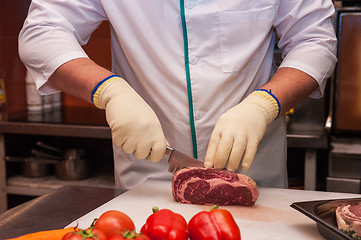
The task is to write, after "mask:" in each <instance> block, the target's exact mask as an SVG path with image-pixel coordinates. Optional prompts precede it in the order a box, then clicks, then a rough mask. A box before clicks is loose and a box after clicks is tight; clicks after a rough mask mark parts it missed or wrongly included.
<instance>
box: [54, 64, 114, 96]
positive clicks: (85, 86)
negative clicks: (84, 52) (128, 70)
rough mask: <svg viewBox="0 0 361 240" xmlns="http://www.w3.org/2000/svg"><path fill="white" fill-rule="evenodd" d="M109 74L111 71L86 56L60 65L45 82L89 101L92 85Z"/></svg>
mask: <svg viewBox="0 0 361 240" xmlns="http://www.w3.org/2000/svg"><path fill="white" fill-rule="evenodd" d="M111 74H113V73H112V72H110V71H109V70H107V69H105V68H103V67H101V66H99V65H97V64H96V63H94V62H93V61H91V60H90V59H88V58H78V59H74V60H71V61H69V62H66V63H64V64H63V65H61V66H60V67H59V68H58V69H57V70H56V71H55V72H54V73H53V74H52V75H51V77H50V78H49V80H48V82H47V84H49V86H51V87H53V88H56V89H58V90H60V91H63V92H66V93H69V94H71V95H73V96H76V97H79V98H81V99H83V100H85V101H88V102H91V93H92V91H93V89H94V87H95V86H96V85H97V84H98V83H99V82H100V81H101V80H103V79H104V78H106V77H108V76H109V75H111Z"/></svg>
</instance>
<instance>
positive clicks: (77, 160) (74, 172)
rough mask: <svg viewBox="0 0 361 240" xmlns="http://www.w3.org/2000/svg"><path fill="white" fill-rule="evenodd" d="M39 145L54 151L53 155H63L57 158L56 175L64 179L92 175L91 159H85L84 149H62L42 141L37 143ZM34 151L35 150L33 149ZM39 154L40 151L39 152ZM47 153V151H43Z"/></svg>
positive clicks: (77, 178) (71, 179) (69, 179)
mask: <svg viewBox="0 0 361 240" xmlns="http://www.w3.org/2000/svg"><path fill="white" fill-rule="evenodd" d="M36 145H37V146H38V147H41V148H43V149H46V150H49V151H52V152H53V154H56V155H53V157H55V158H58V159H59V157H60V156H61V160H56V161H57V164H56V167H55V173H56V176H57V177H58V178H59V179H62V180H68V181H73V180H80V179H84V178H88V177H90V166H89V161H88V160H87V159H85V158H84V157H85V150H84V149H67V150H62V149H58V148H56V147H53V146H50V145H47V144H44V143H42V142H40V141H38V142H37V143H36ZM33 152H34V151H33ZM37 153H38V154H39V152H37ZM42 154H45V153H42Z"/></svg>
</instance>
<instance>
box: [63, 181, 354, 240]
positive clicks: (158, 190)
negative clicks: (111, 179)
mask: <svg viewBox="0 0 361 240" xmlns="http://www.w3.org/2000/svg"><path fill="white" fill-rule="evenodd" d="M95 194H96V193H95ZM360 196H361V195H360V194H343V193H330V192H318V191H302V190H289V189H276V188H260V194H259V198H258V201H257V202H256V205H255V206H253V207H244V206H228V207H221V208H225V209H227V210H229V211H230V212H231V213H232V215H233V217H234V218H235V220H236V222H237V224H238V226H239V228H240V230H241V237H242V240H272V239H275V240H283V239H284V240H289V239H292V240H298V239H299V240H305V239H307V240H312V239H319V240H321V239H323V237H322V236H321V235H320V234H319V233H318V231H317V227H316V223H315V222H314V221H312V220H311V219H309V218H308V217H306V216H304V215H303V214H301V213H300V212H298V211H296V210H294V209H293V208H291V207H290V205H291V203H293V202H301V201H311V200H324V199H338V198H353V197H360ZM154 206H158V207H159V208H160V209H162V208H168V209H170V210H172V211H173V212H176V213H180V214H181V215H183V216H184V218H185V219H186V220H187V221H189V220H190V219H191V218H192V217H193V216H194V215H195V214H196V213H198V212H200V211H203V210H209V208H210V206H203V205H193V204H182V203H178V202H175V201H174V200H173V198H172V193H171V183H170V182H168V181H155V180H148V181H146V182H144V183H142V184H141V185H139V186H137V187H135V188H133V189H131V190H129V191H128V192H126V193H124V194H122V195H120V196H118V197H116V198H114V199H112V200H110V201H109V202H107V203H105V204H103V205H102V206H100V207H98V208H96V209H94V210H93V211H91V212H89V213H88V214H86V215H84V216H83V217H81V218H79V219H77V220H76V221H74V222H72V223H70V224H69V225H68V226H66V227H74V226H76V225H78V227H80V228H87V227H89V226H90V224H91V223H92V222H93V219H95V218H98V217H99V216H100V215H101V214H102V213H104V212H106V211H108V210H119V211H122V212H124V213H126V214H127V215H128V216H129V217H130V218H131V219H132V220H133V221H134V223H135V226H136V230H137V231H139V230H140V229H141V227H142V226H143V224H144V223H145V222H146V219H147V217H148V216H149V215H150V214H152V207H154Z"/></svg>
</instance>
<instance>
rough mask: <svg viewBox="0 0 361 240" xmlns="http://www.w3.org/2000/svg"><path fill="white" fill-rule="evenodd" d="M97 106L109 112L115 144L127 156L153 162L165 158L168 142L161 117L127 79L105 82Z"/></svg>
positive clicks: (96, 93) (95, 101)
mask: <svg viewBox="0 0 361 240" xmlns="http://www.w3.org/2000/svg"><path fill="white" fill-rule="evenodd" d="M93 102H94V104H95V105H96V106H97V107H99V108H102V109H105V113H106V119H107V122H108V124H109V126H110V128H111V130H112V137H113V142H114V143H115V144H116V145H117V146H121V147H122V149H123V151H124V152H125V153H133V155H134V157H136V158H138V159H143V158H146V159H147V160H148V161H151V162H157V161H159V160H160V159H161V158H162V157H163V156H164V154H165V151H166V140H165V137H164V134H163V130H162V126H161V124H160V122H159V120H158V117H157V116H156V114H155V113H154V111H153V110H152V109H151V108H150V106H149V105H148V104H147V103H146V102H145V101H144V100H143V99H142V98H141V97H140V96H139V95H138V93H136V92H135V90H134V89H133V88H132V87H131V86H130V85H129V84H128V83H127V82H126V81H124V79H122V78H120V77H112V78H110V79H108V80H107V81H105V82H103V83H102V84H101V85H100V86H99V87H98V88H97V90H96V91H95V93H94V95H93Z"/></svg>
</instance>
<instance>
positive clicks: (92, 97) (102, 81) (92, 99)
mask: <svg viewBox="0 0 361 240" xmlns="http://www.w3.org/2000/svg"><path fill="white" fill-rule="evenodd" d="M112 77H120V78H121V76H119V75H116V74H113V75H110V76H109V77H106V78H104V79H103V80H101V81H100V82H98V84H97V85H96V86H95V88H94V89H93V91H92V94H91V97H90V99H91V101H92V103H94V93H95V92H96V91H97V89H98V88H99V86H100V85H102V84H103V83H104V82H105V81H106V80H108V79H110V78H112Z"/></svg>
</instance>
